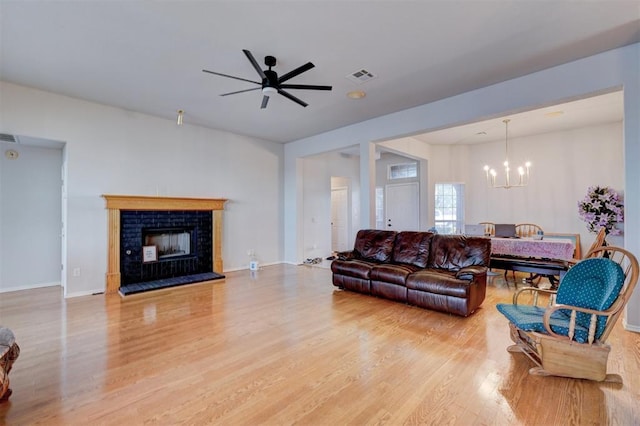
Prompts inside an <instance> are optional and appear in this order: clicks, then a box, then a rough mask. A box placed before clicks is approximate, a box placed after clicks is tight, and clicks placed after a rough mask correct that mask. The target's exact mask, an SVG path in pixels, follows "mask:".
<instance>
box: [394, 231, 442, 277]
mask: <svg viewBox="0 0 640 426" xmlns="http://www.w3.org/2000/svg"><path fill="white" fill-rule="evenodd" d="M431 238H433V233H431V232H413V231H403V232H399V233H398V235H396V241H395V242H394V244H393V254H392V256H391V261H392V262H394V263H407V264H410V265H415V266H417V267H419V268H426V267H427V265H428V264H429V246H430V245H431Z"/></svg>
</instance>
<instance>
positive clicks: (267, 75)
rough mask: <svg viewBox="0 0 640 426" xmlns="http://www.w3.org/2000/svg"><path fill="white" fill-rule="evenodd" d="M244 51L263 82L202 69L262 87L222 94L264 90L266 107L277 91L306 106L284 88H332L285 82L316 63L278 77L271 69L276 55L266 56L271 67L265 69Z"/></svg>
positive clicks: (266, 62)
mask: <svg viewBox="0 0 640 426" xmlns="http://www.w3.org/2000/svg"><path fill="white" fill-rule="evenodd" d="M242 51H243V52H244V54H245V55H246V56H247V59H249V62H251V65H253V68H255V70H256V71H257V72H258V75H259V76H260V78H261V79H262V82H257V81H253V80H247V79H246V78H242V77H235V76H233V75H228V74H222V73H219V72H215V71H209V70H202V71H203V72H208V73H209V74H215V75H220V76H222V77H228V78H233V79H236V80H241V81H246V82H248V83H253V84H257V85H259V86H260V87H254V88H252V89H245V90H238V91H236V92H229V93H223V94H222V95H220V96H229V95H235V94H237V93H244V92H250V91H252V90H262V95H263V96H262V104H261V105H260V108H266V107H267V104H268V103H269V97H270V96H272V95H275V94H276V93H279V94H281V95H282V96H284V97H285V98H287V99H290V100H292V101H293V102H295V103H297V104H300V105H302V106H303V107H306V106H307V105H309V104H307V103H306V102H304V101H302V100H300V99H298V98H296V97H295V96H293V95H292V94H291V93H289V92H286V91H285V90H284V89H304V90H331V86H315V85H309V84H283V83H284V82H285V81H288V80H290V79H292V78H293V77H295V76H297V75H299V74H302V73H303V72H305V71H309V70H310V69H311V68H313V67H315V65H313V64H312V63H311V62H307V63H306V64H304V65H301V66H299V67H298V68H296V69H294V70H293V71H289V72H288V73H286V74H285V75H283V76H281V77H278V74H277V73H276V72H275V71H272V70H271V67H275V66H276V58H275V57H273V56H265V57H264V64H265V65H266V66H267V67H269V69H267V70H264V71H263V70H262V69H261V68H260V66H259V65H258V62H256V59H255V58H254V57H253V55H252V54H251V52H250V51H248V50H246V49H243V50H242Z"/></svg>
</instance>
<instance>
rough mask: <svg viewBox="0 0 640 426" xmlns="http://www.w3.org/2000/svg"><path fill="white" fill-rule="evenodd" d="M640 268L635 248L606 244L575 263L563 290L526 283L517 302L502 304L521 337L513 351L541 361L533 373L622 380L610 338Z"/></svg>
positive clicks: (517, 337)
mask: <svg viewBox="0 0 640 426" xmlns="http://www.w3.org/2000/svg"><path fill="white" fill-rule="evenodd" d="M638 270H639V267H638V260H637V259H636V257H635V256H634V255H633V254H632V253H631V252H629V251H627V250H625V249H623V248H620V247H613V246H602V247H598V248H596V249H594V250H591V251H590V252H589V253H587V256H586V258H585V259H584V260H582V261H580V262H578V263H577V264H576V265H575V266H574V267H572V268H571V269H569V271H568V272H567V274H566V275H565V276H564V277H563V278H562V281H561V282H560V286H559V287H558V290H557V292H556V291H553V290H543V289H539V288H535V287H526V288H523V289H520V290H519V291H517V292H516V293H515V294H514V296H513V303H512V304H505V303H501V304H498V305H496V308H497V309H498V310H499V311H500V312H501V313H502V314H503V315H504V316H505V317H506V318H507V319H508V320H509V330H510V335H511V340H513V342H514V343H515V345H512V346H509V347H508V348H507V351H509V352H521V353H524V354H525V355H526V356H527V357H529V359H531V360H532V361H533V362H534V363H535V364H536V367H534V368H531V369H530V370H529V374H534V375H540V376H549V375H553V376H563V377H572V378H577V379H589V380H596V381H608V382H616V383H622V377H620V376H619V375H617V374H607V360H608V358H609V352H610V351H611V346H610V345H609V344H608V343H607V338H608V337H609V334H610V333H611V331H612V330H613V327H614V326H615V324H616V321H617V320H618V318H619V317H620V315H621V314H622V312H623V311H624V307H625V305H626V304H627V302H628V300H629V298H630V297H631V294H632V293H633V289H634V287H635V286H636V283H637V281H638V274H639V271H638ZM540 294H548V295H549V297H550V298H549V300H550V302H551V303H550V304H549V305H548V306H539V305H538V302H539V300H538V295H540ZM524 295H531V296H532V297H530V298H525V297H521V296H524ZM524 299H526V303H522V302H524ZM540 302H542V300H540Z"/></svg>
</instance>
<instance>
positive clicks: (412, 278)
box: [331, 229, 491, 317]
mask: <svg viewBox="0 0 640 426" xmlns="http://www.w3.org/2000/svg"><path fill="white" fill-rule="evenodd" d="M490 254H491V240H490V239H489V238H484V237H465V236H462V235H439V234H433V233H431V232H409V231H405V232H395V231H379V230H372V229H368V230H361V231H359V232H358V235H357V236H356V241H355V245H354V248H353V250H352V251H349V252H343V253H340V254H338V258H337V259H336V260H334V261H333V262H332V264H331V271H332V272H333V285H335V286H336V287H339V288H341V289H345V290H351V291H356V292H359V293H364V294H371V295H374V296H378V297H383V298H386V299H391V300H396V301H399V302H404V303H408V304H410V305H415V306H419V307H422V308H427V309H433V310H437V311H442V312H448V313H452V314H456V315H461V316H465V317H466V316H469V315H470V314H472V313H473V312H474V311H475V310H476V309H477V308H478V307H479V306H480V305H481V304H482V302H483V301H484V298H485V294H486V286H487V269H488V266H489V257H490Z"/></svg>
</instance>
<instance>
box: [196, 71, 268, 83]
mask: <svg viewBox="0 0 640 426" xmlns="http://www.w3.org/2000/svg"><path fill="white" fill-rule="evenodd" d="M202 72H208V73H209V74H215V75H219V76H222V77H228V78H233V79H235V80H241V81H246V82H247V83H253V84H259V85H262V83H258V82H257V81H253V80H247V79H246V78H242V77H235V76H233V75H228V74H222V73H221V72H215V71H209V70H202Z"/></svg>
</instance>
